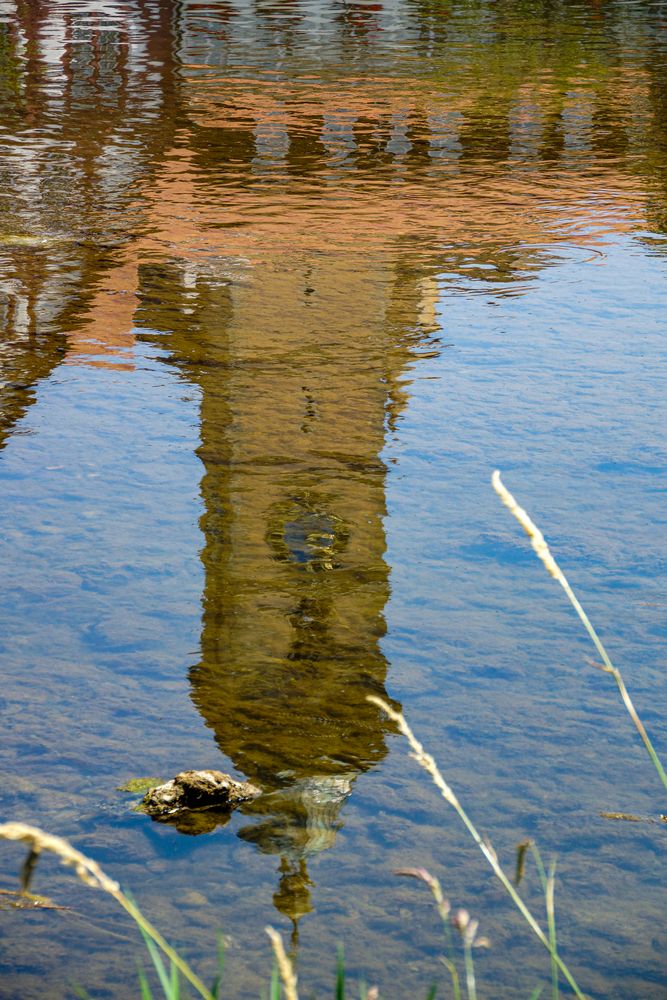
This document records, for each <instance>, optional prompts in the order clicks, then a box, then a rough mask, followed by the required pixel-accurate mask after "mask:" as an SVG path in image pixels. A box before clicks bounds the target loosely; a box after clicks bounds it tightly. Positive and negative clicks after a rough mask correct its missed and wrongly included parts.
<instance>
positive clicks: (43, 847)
mask: <svg viewBox="0 0 667 1000" xmlns="http://www.w3.org/2000/svg"><path fill="white" fill-rule="evenodd" d="M0 840H13V841H17V842H19V843H23V844H27V845H28V848H29V854H28V859H27V861H28V862H32V863H31V864H24V866H23V870H24V872H31V871H32V867H33V866H34V861H35V860H36V858H37V857H39V855H40V854H41V853H42V852H43V851H49V852H51V853H52V854H55V855H56V856H57V857H59V858H60V860H61V861H62V863H63V864H65V865H69V866H70V867H72V868H74V870H75V872H76V874H77V875H78V876H79V878H80V879H81V881H82V882H84V883H85V884H86V885H88V886H90V887H91V888H93V889H102V890H103V891H104V892H106V893H108V894H109V895H110V896H112V897H113V898H114V899H115V900H116V902H117V903H120V905H121V906H122V907H123V909H124V910H126V911H127V912H128V913H129V914H130V916H131V917H132V919H133V920H134V921H135V923H136V924H137V925H138V926H139V928H140V929H141V930H142V931H143V932H144V933H145V934H147V935H148V937H149V938H151V939H152V940H153V941H154V942H155V944H156V945H157V946H158V948H160V950H161V951H162V952H163V953H164V954H165V955H166V956H167V958H168V959H169V960H170V961H171V962H172V963H173V964H174V965H175V966H176V968H177V969H178V970H179V972H180V973H181V974H182V975H183V976H184V978H185V979H187V981H188V982H189V983H190V985H191V986H192V987H193V988H194V989H195V990H196V991H197V993H198V994H199V995H200V996H201V997H203V1000H214V998H213V995H212V994H211V992H210V991H209V990H207V988H206V987H205V986H204V984H203V983H202V981H201V979H200V978H199V977H198V976H197V975H196V974H195V973H194V972H193V971H192V969H191V968H190V966H189V965H188V964H187V962H185V961H184V960H183V959H182V958H181V957H180V955H179V954H178V952H176V951H174V949H173V948H172V947H171V945H169V944H168V943H167V942H166V941H165V939H164V938H163V937H162V935H161V934H160V932H159V931H158V930H157V929H156V928H155V927H153V925H152V924H151V923H150V922H149V921H148V920H147V919H146V917H145V916H144V915H143V913H142V912H141V911H140V910H139V908H138V907H137V906H136V905H135V904H134V903H133V902H132V900H131V899H128V897H127V896H126V895H124V893H123V892H122V891H121V888H120V886H119V885H118V883H117V882H114V880H113V879H111V878H109V876H108V875H107V874H106V873H105V872H103V871H102V869H101V868H100V866H99V865H98V864H97V862H96V861H93V859H92V858H88V857H86V855H85V854H82V853H81V851H77V850H76V848H75V847H72V845H71V844H70V843H69V842H68V841H67V840H63V839H62V837H55V836H54V835H53V834H50V833H46V832H45V831H44V830H40V829H39V828H38V827H36V826H28V825H27V824H26V823H3V824H0ZM26 881H27V878H25V877H24V882H23V889H24V890H26V889H27V884H26Z"/></svg>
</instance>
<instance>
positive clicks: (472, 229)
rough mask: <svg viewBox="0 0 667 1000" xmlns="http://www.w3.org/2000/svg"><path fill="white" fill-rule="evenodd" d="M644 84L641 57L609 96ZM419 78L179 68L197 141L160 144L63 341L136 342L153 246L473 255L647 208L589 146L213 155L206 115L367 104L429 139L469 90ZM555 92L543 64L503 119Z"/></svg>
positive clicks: (284, 120) (621, 223) (622, 223)
mask: <svg viewBox="0 0 667 1000" xmlns="http://www.w3.org/2000/svg"><path fill="white" fill-rule="evenodd" d="M647 85H648V81H647V79H646V78H645V76H644V75H643V74H642V73H641V72H637V73H635V72H630V71H629V70H627V69H624V70H623V71H621V72H619V74H618V79H616V78H615V82H614V93H615V100H619V99H620V98H621V96H622V95H619V93H617V92H616V91H617V87H620V89H621V91H622V94H624V95H625V96H626V97H627V101H628V106H634V105H636V104H637V102H639V103H641V100H642V99H643V96H644V95H645V91H646V88H647ZM429 86H430V88H431V89H430V90H429V87H427V86H426V84H425V83H424V82H423V81H422V82H421V83H419V84H417V85H415V84H414V81H410V80H407V79H406V80H405V81H402V80H400V79H394V80H392V81H387V80H380V79H378V80H364V81H363V88H362V87H361V81H359V82H357V81H350V80H347V81H345V84H344V85H343V86H340V87H339V86H338V85H337V84H336V86H335V87H334V86H333V85H329V84H327V83H326V82H324V81H321V82H320V83H319V84H318V85H317V86H313V84H312V81H309V80H305V79H304V80H302V81H299V80H296V81H292V82H290V83H279V84H277V83H275V81H270V82H267V83H266V84H264V85H262V83H261V82H258V81H257V80H254V81H248V80H241V79H239V80H236V79H225V80H220V79H218V80H215V79H211V78H209V77H206V78H205V79H204V80H203V81H199V80H193V81H188V82H187V84H186V87H185V101H186V104H187V105H188V106H189V109H190V114H191V117H192V118H194V120H195V122H196V123H197V126H198V129H199V131H198V133H197V134H196V137H195V138H196V142H197V143H198V144H199V148H193V145H194V142H193V143H190V144H189V145H185V144H182V145H178V146H177V147H175V148H173V149H172V150H171V151H169V152H168V153H167V154H166V155H165V156H164V158H163V162H162V164H161V165H160V167H159V168H158V170H157V172H156V174H155V175H154V176H152V177H151V179H150V181H149V183H148V184H147V186H146V187H145V188H144V190H143V191H142V192H141V194H140V204H141V208H142V212H143V216H144V220H145V223H144V227H143V234H142V235H141V236H139V237H138V238H136V239H135V240H134V241H132V242H130V243H129V244H128V245H127V247H126V248H125V250H124V263H123V264H122V265H121V266H120V267H119V268H117V269H116V270H115V271H113V272H110V273H109V274H108V275H107V277H106V278H105V279H104V280H103V282H102V283H101V285H100V287H99V289H98V292H97V294H96V296H95V299H94V300H93V302H92V304H91V306H90V309H89V312H88V317H89V319H88V322H87V324H86V326H85V328H83V329H81V330H79V331H77V333H75V334H73V335H72V338H71V344H72V351H73V353H75V354H77V355H78V356H81V355H82V354H88V355H92V354H100V353H105V352H106V353H109V354H110V355H112V356H117V355H118V354H119V352H120V354H122V352H123V350H124V349H125V348H126V347H127V346H128V345H129V344H130V343H131V334H130V331H131V329H132V317H133V312H134V308H135V303H136V290H137V266H138V262H139V261H140V260H141V259H142V257H145V256H146V255H147V254H149V255H151V256H154V255H155V254H157V255H159V256H162V257H164V256H168V257H169V258H171V259H173V258H183V259H194V260H201V259H202V257H204V258H205V257H206V256H207V255H216V256H218V255H222V256H228V255H234V256H243V257H251V258H252V257H256V256H259V257H260V258H261V257H262V256H263V255H265V254H267V253H268V254H274V253H283V252H288V251H292V250H297V251H299V252H306V253H309V252H315V253H318V252H321V251H322V250H327V251H332V250H339V251H344V252H347V251H350V250H354V251H355V252H360V251H361V252H363V251H373V250H377V249H382V250H385V249H387V248H388V247H391V246H392V245H396V244H397V243H400V244H402V245H403V246H407V247H408V248H409V251H410V252H420V251H421V252H423V253H424V254H425V255H427V256H428V257H430V258H431V259H432V258H433V256H436V257H437V256H438V255H440V254H441V253H442V252H443V248H444V247H447V248H450V250H451V251H452V253H454V254H455V253H456V252H459V251H460V252H464V253H465V255H466V257H468V258H469V259H471V260H473V261H474V260H475V259H478V258H480V257H484V258H486V259H487V260H492V259H493V256H494V253H497V251H498V250H499V249H503V248H504V249H506V250H510V249H511V248H520V247H528V246H531V247H542V246H547V247H548V246H549V245H553V244H558V243H563V242H564V241H567V242H569V243H572V242H576V243H583V244H585V245H587V246H590V245H595V244H598V243H600V242H604V239H605V236H606V234H608V233H610V232H622V231H628V230H632V229H633V228H635V227H636V226H637V224H638V222H639V221H640V220H641V219H642V216H643V213H644V203H645V197H646V193H645V182H644V181H642V178H641V177H640V176H639V175H637V174H634V173H632V172H630V171H629V170H628V169H627V167H626V165H625V164H623V163H622V162H621V161H619V160H614V159H613V158H611V157H608V158H606V159H605V158H600V157H598V156H596V154H595V152H593V151H590V150H587V149H585V148H582V149H576V148H574V149H570V150H567V151H566V152H565V154H564V161H563V162H564V165H560V164H556V165H554V164H553V163H547V164H545V163H541V162H540V161H539V159H537V158H535V159H531V158H530V157H526V158H525V159H524V160H522V161H520V162H517V163H514V162H511V161H501V162H493V163H489V162H486V161H480V162H477V163H475V162H472V161H468V162H467V163H466V165H465V168H464V169H461V168H460V167H459V165H458V163H457V160H456V158H455V156H452V157H451V158H450V159H446V158H442V159H437V158H430V157H429V156H423V155H422V156H421V158H420V159H419V162H418V164H417V166H416V167H415V166H414V164H411V163H410V162H409V158H404V157H402V156H401V155H400V154H393V155H392V154H390V155H388V156H387V157H385V159H384V161H383V162H382V163H381V165H379V166H378V167H377V169H366V171H364V172H362V171H359V170H357V169H356V168H355V166H354V164H353V165H352V166H350V167H349V168H346V167H345V166H344V164H343V165H341V164H340V163H339V162H337V161H336V158H335V156H333V155H332V156H329V152H328V151H327V147H326V144H324V145H322V147H321V149H322V155H321V156H320V157H318V158H317V159H315V162H314V163H312V165H311V169H310V172H309V173H306V174H305V175H303V176H299V175H298V161H295V163H294V164H292V166H293V167H294V169H295V170H296V171H297V173H295V174H292V175H290V174H289V173H288V164H286V163H283V162H281V161H280V158H279V154H278V153H276V154H275V156H273V159H272V162H271V163H270V164H269V165H268V166H267V165H266V164H263V163H262V157H261V155H258V157H257V160H256V161H253V162H252V163H250V162H243V161H241V160H239V161H238V162H235V163H229V164H227V165H226V166H225V168H224V174H223V175H221V174H220V171H219V170H218V168H217V167H216V164H215V162H214V158H213V157H211V159H210V162H209V154H208V152H207V149H206V129H207V128H211V129H212V130H214V129H216V128H232V129H234V128H236V129H243V130H246V132H247V131H248V130H253V129H257V130H260V131H261V129H263V128H265V129H267V130H270V129H271V128H273V129H276V128H277V129H278V130H282V131H283V133H285V132H286V133H287V135H288V136H290V135H296V136H303V135H305V134H310V136H311V137H312V138H316V139H318V140H322V141H323V142H324V140H323V138H322V136H321V135H320V132H321V124H318V123H322V121H323V116H325V115H330V116H334V117H335V119H336V121H337V122H338V123H339V124H342V126H344V127H348V126H349V127H351V126H352V125H353V124H354V122H355V120H357V119H363V123H364V126H363V127H364V129H365V130H366V135H367V136H368V135H370V136H371V137H372V136H373V132H374V130H375V129H376V128H380V127H383V128H384V129H385V130H386V128H387V121H388V119H389V118H391V117H392V116H396V115H399V116H400V117H401V120H402V121H403V122H407V123H409V124H410V126H411V127H414V130H415V133H416V134H417V135H418V136H419V138H423V139H428V138H433V136H429V134H428V130H429V129H430V128H434V129H435V130H436V138H437V128H445V127H446V126H444V125H443V124H442V120H439V119H438V116H439V115H441V114H442V113H444V111H445V110H446V111H447V115H448V116H449V117H448V119H447V120H449V121H450V122H451V121H453V119H452V115H453V114H454V118H456V112H460V113H461V115H463V117H464V118H465V117H466V115H467V114H469V113H470V111H471V108H472V107H474V105H475V100H476V99H477V96H479V95H475V94H473V93H470V92H468V93H466V94H464V95H463V96H459V97H457V98H456V101H455V103H452V98H451V95H449V94H447V95H446V96H444V95H443V94H442V93H441V92H440V91H438V90H437V88H434V87H433V85H429ZM388 95H389V96H388ZM487 97H488V95H487ZM591 97H592V95H591V94H589V93H587V91H586V88H585V87H582V89H581V91H580V92H579V94H578V95H573V96H572V97H570V98H568V100H569V101H570V106H571V108H575V109H578V110H579V112H580V114H583V113H584V112H585V107H584V106H585V104H586V102H587V101H588V100H589V99H591ZM557 100H561V101H562V95H560V96H559V95H558V93H557V88H556V87H555V86H554V84H553V83H552V82H551V80H550V75H549V73H547V72H544V73H542V74H541V76H540V77H539V78H538V79H537V80H536V82H535V83H534V84H528V83H526V84H524V85H522V86H521V87H520V88H519V91H518V92H517V93H516V94H515V95H514V104H513V110H512V112H511V113H512V116H513V117H512V123H513V124H514V125H517V124H520V123H521V122H523V121H525V120H528V119H530V120H531V121H534V122H535V123H536V125H537V126H539V122H540V113H541V112H540V109H542V113H544V111H545V109H546V110H550V109H551V107H552V104H553V102H555V101H557ZM582 102H583V103H582ZM536 108H537V109H538V110H537V111H536ZM582 109H583V110H582ZM560 110H562V108H560ZM438 122H439V124H438ZM434 123H435V124H434ZM453 128H454V126H453V125H452V136H453V137H454V138H456V136H455V135H454V132H453ZM307 129H309V130H310V132H309V133H307V132H306V130H307ZM184 137H185V139H186V142H187V141H188V137H187V135H185V136H184V134H183V133H181V135H180V137H179V138H180V140H181V142H182V140H183V138H184Z"/></svg>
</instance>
